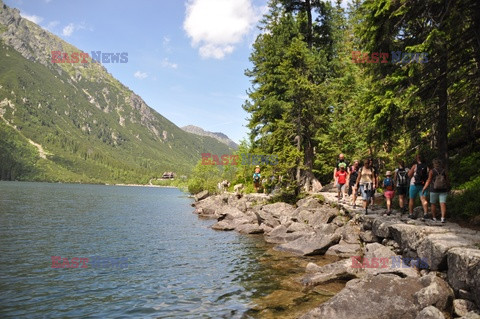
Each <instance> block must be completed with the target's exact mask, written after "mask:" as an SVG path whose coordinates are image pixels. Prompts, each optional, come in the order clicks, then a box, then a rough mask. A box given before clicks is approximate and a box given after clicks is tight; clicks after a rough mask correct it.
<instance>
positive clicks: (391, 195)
mask: <svg viewBox="0 0 480 319" xmlns="http://www.w3.org/2000/svg"><path fill="white" fill-rule="evenodd" d="M383 195H385V197H386V198H393V196H395V191H385V192H384V193H383Z"/></svg>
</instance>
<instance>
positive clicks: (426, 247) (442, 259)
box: [417, 233, 473, 270]
mask: <svg viewBox="0 0 480 319" xmlns="http://www.w3.org/2000/svg"><path fill="white" fill-rule="evenodd" d="M471 245H473V242H472V241H470V240H468V239H465V238H463V237H461V236H459V235H457V234H454V233H446V234H430V235H428V236H426V237H425V238H423V240H422V242H421V243H420V244H419V245H418V247H417V254H418V256H419V257H421V258H425V259H426V260H428V263H429V266H430V269H432V270H445V269H446V268H447V251H448V250H449V249H451V248H454V247H468V246H471Z"/></svg>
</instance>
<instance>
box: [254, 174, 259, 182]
mask: <svg viewBox="0 0 480 319" xmlns="http://www.w3.org/2000/svg"><path fill="white" fill-rule="evenodd" d="M253 181H254V182H255V183H258V182H259V181H260V174H258V173H255V174H253Z"/></svg>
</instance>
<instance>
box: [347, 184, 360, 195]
mask: <svg viewBox="0 0 480 319" xmlns="http://www.w3.org/2000/svg"><path fill="white" fill-rule="evenodd" d="M354 187H355V183H353V184H349V185H348V196H350V195H352V194H353V188H354ZM356 195H357V196H360V189H357V194H356Z"/></svg>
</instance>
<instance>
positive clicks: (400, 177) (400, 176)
mask: <svg viewBox="0 0 480 319" xmlns="http://www.w3.org/2000/svg"><path fill="white" fill-rule="evenodd" d="M407 185H408V177H407V171H406V170H405V168H399V169H398V170H397V186H399V187H407Z"/></svg>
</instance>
